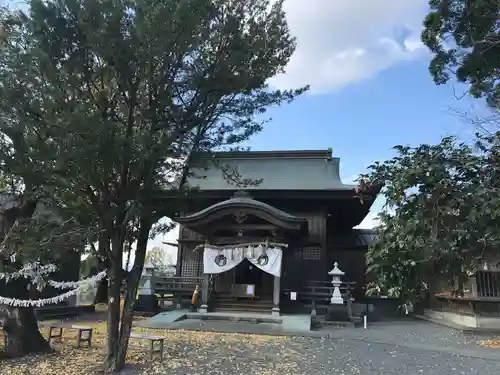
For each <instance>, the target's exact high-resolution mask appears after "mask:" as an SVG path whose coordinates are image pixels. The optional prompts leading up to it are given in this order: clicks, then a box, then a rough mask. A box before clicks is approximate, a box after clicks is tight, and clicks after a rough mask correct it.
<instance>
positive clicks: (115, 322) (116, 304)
mask: <svg viewBox="0 0 500 375" xmlns="http://www.w3.org/2000/svg"><path fill="white" fill-rule="evenodd" d="M120 286H121V267H118V265H116V264H112V265H111V269H110V270H109V280H108V319H107V323H108V327H107V333H108V339H107V344H108V350H107V355H106V363H105V367H106V371H107V372H114V371H115V368H116V357H117V354H118V351H117V348H118V342H119V338H120V336H119V328H120Z"/></svg>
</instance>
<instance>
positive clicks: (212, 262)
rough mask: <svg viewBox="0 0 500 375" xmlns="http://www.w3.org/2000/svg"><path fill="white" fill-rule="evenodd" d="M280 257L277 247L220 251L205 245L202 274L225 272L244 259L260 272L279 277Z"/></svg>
mask: <svg viewBox="0 0 500 375" xmlns="http://www.w3.org/2000/svg"><path fill="white" fill-rule="evenodd" d="M282 257H283V250H281V249H280V248H277V247H272V248H269V249H265V247H264V246H262V245H259V246H257V247H255V246H248V247H238V246H235V247H234V248H223V249H221V248H217V247H214V246H210V245H206V246H205V248H204V250H203V272H204V273H210V274H214V273H222V272H226V271H229V270H230V269H232V268H234V267H236V266H237V265H238V264H240V263H241V262H242V261H243V259H245V258H246V259H248V260H249V261H250V262H251V263H252V264H253V265H254V266H256V267H258V268H259V269H261V270H262V271H264V272H267V273H269V274H271V275H273V276H277V277H281V260H282Z"/></svg>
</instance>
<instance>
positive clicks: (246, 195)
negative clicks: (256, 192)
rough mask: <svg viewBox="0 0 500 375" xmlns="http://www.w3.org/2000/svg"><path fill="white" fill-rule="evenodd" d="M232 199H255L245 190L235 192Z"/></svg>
mask: <svg viewBox="0 0 500 375" xmlns="http://www.w3.org/2000/svg"><path fill="white" fill-rule="evenodd" d="M231 198H248V199H253V198H252V197H251V196H250V194H249V193H248V191H245V190H238V191H235V192H234V194H233V196H232V197H231Z"/></svg>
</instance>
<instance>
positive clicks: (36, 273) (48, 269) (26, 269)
mask: <svg viewBox="0 0 500 375" xmlns="http://www.w3.org/2000/svg"><path fill="white" fill-rule="evenodd" d="M56 271H57V266H55V265H54V264H46V265H41V264H40V263H39V262H33V263H27V264H25V265H24V266H23V268H21V269H20V270H18V271H14V272H8V273H7V272H6V273H3V272H0V280H5V281H6V282H8V281H9V280H16V279H21V278H24V279H29V280H34V279H36V278H40V277H41V276H43V275H48V274H51V273H54V272H56Z"/></svg>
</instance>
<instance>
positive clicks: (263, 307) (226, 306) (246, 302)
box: [213, 294, 273, 314]
mask: <svg viewBox="0 0 500 375" xmlns="http://www.w3.org/2000/svg"><path fill="white" fill-rule="evenodd" d="M213 302H214V304H213V306H214V311H215V312H252V313H259V314H270V313H271V310H272V308H273V301H272V296H261V297H260V298H255V299H244V298H235V297H233V296H231V295H229V294H216V295H214V297H213Z"/></svg>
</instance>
